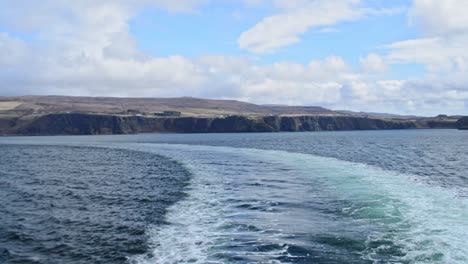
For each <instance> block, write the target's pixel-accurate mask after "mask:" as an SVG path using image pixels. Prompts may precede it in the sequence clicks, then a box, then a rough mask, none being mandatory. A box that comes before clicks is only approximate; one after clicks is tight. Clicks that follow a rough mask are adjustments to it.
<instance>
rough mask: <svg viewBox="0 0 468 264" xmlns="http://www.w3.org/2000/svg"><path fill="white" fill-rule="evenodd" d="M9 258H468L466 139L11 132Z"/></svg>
mask: <svg viewBox="0 0 468 264" xmlns="http://www.w3.org/2000/svg"><path fill="white" fill-rule="evenodd" d="M0 263H44V264H55V263H57V264H59V263H60V264H62V263H87V264H90V263H130V264H149V263H164V264H166V263H167V264H169V263H345V264H348V263H450V264H452V263H454V264H456V263H468V133H467V132H466V131H457V130H402V131H355V132H354V131H353V132H312V133H269V134H154V135H122V136H68V137H1V138H0Z"/></svg>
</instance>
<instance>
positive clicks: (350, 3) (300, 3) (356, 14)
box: [238, 0, 363, 53]
mask: <svg viewBox="0 0 468 264" xmlns="http://www.w3.org/2000/svg"><path fill="white" fill-rule="evenodd" d="M358 3H359V1H356V0H336V1H327V0H318V1H306V0H277V1H276V6H277V7H278V8H280V9H281V10H282V12H281V13H280V14H277V15H273V16H269V17H266V18H264V19H263V20H262V21H261V22H259V23H258V24H256V25H255V26H254V27H253V28H251V29H249V30H247V31H245V32H243V33H242V34H241V36H240V37H239V40H238V44H239V47H240V48H242V49H246V50H249V51H251V52H255V53H273V52H275V51H277V50H278V49H280V48H283V47H285V46H289V45H292V44H295V43H297V42H299V41H300V36H301V35H302V34H304V33H305V32H306V31H308V30H309V29H310V28H312V27H323V26H332V25H335V24H337V23H339V22H343V21H350V20H355V19H358V18H360V17H361V16H362V15H363V13H362V11H361V10H359V9H358V8H357V4H358Z"/></svg>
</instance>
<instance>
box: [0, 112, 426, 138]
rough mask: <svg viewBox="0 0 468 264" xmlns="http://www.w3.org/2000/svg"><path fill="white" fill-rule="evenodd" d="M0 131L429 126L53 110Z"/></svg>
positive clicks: (6, 125) (332, 118) (80, 132)
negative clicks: (156, 115)
mask: <svg viewBox="0 0 468 264" xmlns="http://www.w3.org/2000/svg"><path fill="white" fill-rule="evenodd" d="M0 123H1V126H0V134H4V135H5V134H7V135H8V134H12V135H100V134H134V133H157V132H161V133H225V132H280V131H290V132H294V131H334V130H377V129H411V128H429V126H428V124H427V123H426V124H423V123H418V122H414V121H406V120H398V121H395V120H386V119H376V118H366V117H353V116H297V117H291V116H265V117H256V118H248V117H245V116H229V117H226V118H201V117H200V118H196V117H179V118H177V117H172V118H171V117H167V118H149V117H142V116H116V115H98V114H79V113H70V114H49V115H41V116H36V117H29V118H21V119H9V120H6V119H5V120H1V122H0Z"/></svg>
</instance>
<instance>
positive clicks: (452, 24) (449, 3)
mask: <svg viewBox="0 0 468 264" xmlns="http://www.w3.org/2000/svg"><path fill="white" fill-rule="evenodd" d="M466 10H468V1H466V0H443V1H440V0H413V7H412V9H411V11H410V21H411V22H412V23H413V24H415V25H418V26H420V27H421V28H422V29H423V30H424V31H425V32H426V33H427V34H430V35H445V34H460V33H467V32H468V16H466Z"/></svg>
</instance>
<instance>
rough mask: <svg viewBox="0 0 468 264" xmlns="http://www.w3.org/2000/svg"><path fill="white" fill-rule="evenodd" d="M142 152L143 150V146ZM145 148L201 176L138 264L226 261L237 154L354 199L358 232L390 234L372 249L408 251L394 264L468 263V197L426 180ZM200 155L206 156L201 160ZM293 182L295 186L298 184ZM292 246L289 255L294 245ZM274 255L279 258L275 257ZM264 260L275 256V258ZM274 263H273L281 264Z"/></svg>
mask: <svg viewBox="0 0 468 264" xmlns="http://www.w3.org/2000/svg"><path fill="white" fill-rule="evenodd" d="M142 147H143V146H141V145H140V149H141V148H142ZM143 148H149V149H153V152H154V149H158V150H157V151H156V152H157V153H159V154H163V155H166V156H169V157H172V158H174V159H176V160H179V161H181V162H182V163H183V164H185V165H186V166H187V167H188V168H189V169H190V170H191V171H192V172H193V173H194V177H193V179H192V182H191V183H190V186H191V187H190V189H189V190H188V197H187V199H185V200H183V201H181V202H179V203H177V204H176V205H174V206H173V207H172V208H171V209H170V211H169V213H168V215H167V220H168V222H169V225H165V226H160V227H153V228H152V229H151V231H150V232H151V237H152V244H153V245H154V251H153V256H152V257H149V258H148V257H144V256H140V257H138V258H135V259H134V260H133V261H136V263H218V262H219V263H224V262H223V261H222V260H219V259H218V260H217V258H216V256H217V255H219V253H220V252H217V251H216V249H217V248H219V245H220V244H222V243H226V239H228V238H229V236H230V235H231V234H229V233H223V232H225V229H223V228H224V226H226V225H227V224H229V223H228V222H229V221H230V220H229V215H226V213H232V208H228V207H229V202H227V201H226V199H229V198H233V197H228V196H226V193H229V192H231V194H233V193H236V192H232V188H235V186H233V184H235V183H236V181H235V180H234V177H235V174H233V173H232V171H226V169H229V168H230V167H229V166H227V165H226V164H222V162H223V161H222V160H223V159H222V158H221V157H223V156H229V155H231V156H232V157H233V160H232V162H236V160H235V157H239V158H241V159H240V160H244V161H245V160H254V159H256V160H264V161H269V162H271V164H283V165H285V166H289V167H291V168H294V169H296V170H297V172H298V173H300V174H302V176H304V175H306V176H307V177H309V178H314V179H315V180H316V182H320V183H321V188H322V191H323V192H327V193H333V195H335V196H336V197H337V198H339V199H343V200H345V201H348V202H349V204H350V206H349V207H343V208H342V212H343V214H345V215H348V216H349V217H351V218H352V219H353V221H355V222H354V223H350V228H352V225H353V224H354V225H360V224H364V225H366V224H367V225H375V226H380V227H382V229H381V230H387V232H375V233H372V234H371V235H369V237H368V240H367V243H368V244H369V245H372V244H373V243H382V242H385V241H388V240H389V242H390V243H391V244H392V245H393V246H395V245H396V246H399V247H401V250H402V253H403V254H402V255H401V256H395V257H394V259H392V261H402V262H403V261H407V262H410V263H467V262H468V258H467V256H468V249H467V247H466V245H467V244H468V203H467V201H466V199H464V198H462V197H458V196H457V195H456V192H455V191H453V190H450V189H444V188H439V187H435V186H430V185H427V184H424V183H421V182H418V181H417V178H415V177H413V176H411V175H404V174H400V173H394V172H388V171H384V170H381V169H377V168H374V167H370V166H366V165H362V164H355V163H351V162H344V161H340V160H336V159H332V158H322V157H316V156H311V155H306V154H296V153H288V152H283V151H265V150H254V149H235V148H226V147H204V146H185V145H164V144H158V145H151V144H149V145H145V146H144V147H143ZM200 155H205V157H203V158H200ZM203 159H205V161H207V160H211V161H212V162H218V161H219V160H221V164H209V163H200V161H201V160H203ZM237 162H239V161H237ZM227 163H229V161H227ZM231 168H232V167H231ZM249 180H254V178H249ZM285 180H286V181H289V183H290V184H292V183H293V182H294V181H293V180H291V179H285ZM294 180H304V178H297V179H294ZM304 184H307V183H306V182H305V183H304ZM296 187H297V186H296ZM272 191H274V190H272ZM298 193H300V190H298ZM237 194H239V192H237ZM226 208H228V209H226ZM276 217H277V219H273V220H272V221H273V222H274V221H275V220H276V221H282V220H283V219H281V214H277V215H276ZM305 220H307V219H305ZM252 222H255V221H252ZM223 230H224V231H223ZM247 233H248V232H247ZM247 233H246V234H247ZM280 237H281V236H280ZM279 244H280V243H279ZM386 247H387V248H386ZM388 247H390V246H389V245H385V243H382V245H380V246H378V247H371V246H369V248H368V249H367V251H366V252H363V257H364V258H367V259H370V260H372V259H374V258H375V257H376V256H378V255H379V254H381V253H382V252H385V250H386V249H388ZM285 248H286V251H287V246H286V247H285ZM286 251H284V250H283V251H282V252H281V250H278V252H276V254H277V255H276V256H281V255H282V254H286ZM244 254H248V252H244ZM268 254H270V256H274V255H275V254H273V253H272V252H268ZM268 254H265V255H268ZM257 257H259V258H260V259H261V258H262V257H263V258H264V259H266V260H268V259H269V258H268V256H261V255H259V256H257ZM271 259H274V258H271ZM271 259H270V260H269V261H274V260H271ZM217 261H218V262H217ZM376 261H377V260H376Z"/></svg>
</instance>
